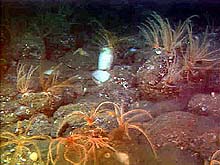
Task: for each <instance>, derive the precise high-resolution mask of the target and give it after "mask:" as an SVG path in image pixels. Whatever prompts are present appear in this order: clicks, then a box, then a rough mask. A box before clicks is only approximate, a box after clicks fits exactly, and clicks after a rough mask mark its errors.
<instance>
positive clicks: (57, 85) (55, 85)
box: [40, 63, 75, 94]
mask: <svg viewBox="0 0 220 165" xmlns="http://www.w3.org/2000/svg"><path fill="white" fill-rule="evenodd" d="M61 65H62V63H60V64H59V65H57V66H55V67H51V69H49V70H46V71H44V72H43V71H41V74H40V85H41V88H42V90H43V91H44V92H47V93H50V94H51V93H59V94H60V93H62V91H63V89H64V88H68V87H70V88H74V80H75V77H70V78H68V79H66V80H64V81H61V82H59V81H58V77H59V74H60V71H59V68H60V66H61ZM41 70H42V66H41Z"/></svg>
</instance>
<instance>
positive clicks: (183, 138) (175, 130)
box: [143, 111, 220, 159]
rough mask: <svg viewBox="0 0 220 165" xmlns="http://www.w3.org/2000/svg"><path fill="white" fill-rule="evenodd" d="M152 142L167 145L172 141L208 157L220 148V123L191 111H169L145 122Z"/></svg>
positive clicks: (180, 146) (178, 145)
mask: <svg viewBox="0 0 220 165" xmlns="http://www.w3.org/2000/svg"><path fill="white" fill-rule="evenodd" d="M143 127H144V128H145V130H146V132H147V133H148V135H149V137H150V139H151V141H152V143H153V144H154V145H155V146H156V147H157V148H161V147H165V146H166V145H168V144H170V143H172V144H174V145H175V146H176V147H177V148H179V149H181V150H190V151H192V155H194V154H195V155H199V156H200V157H201V158H203V159H205V158H206V159H207V158H208V157H209V156H210V155H212V153H214V152H215V151H216V150H217V149H218V148H219V141H220V139H219V133H220V130H219V128H220V124H219V123H217V122H215V121H213V120H212V119H210V118H207V117H204V116H197V115H194V114H192V113H189V112H181V111H175V112H169V113H166V114H162V115H160V116H158V117H156V118H154V119H152V120H151V121H149V122H148V123H146V124H144V125H143Z"/></svg>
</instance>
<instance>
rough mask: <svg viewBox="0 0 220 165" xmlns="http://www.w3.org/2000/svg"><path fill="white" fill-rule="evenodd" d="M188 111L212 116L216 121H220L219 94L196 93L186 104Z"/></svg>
mask: <svg viewBox="0 0 220 165" xmlns="http://www.w3.org/2000/svg"><path fill="white" fill-rule="evenodd" d="M188 111H189V112H191V113H193V114H197V115H204V116H209V117H212V118H213V119H214V120H215V121H216V122H220V94H218V93H215V92H211V94H197V95H195V96H193V97H192V98H191V100H190V101H189V104H188Z"/></svg>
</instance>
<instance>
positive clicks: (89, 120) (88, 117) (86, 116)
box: [56, 102, 109, 137]
mask: <svg viewBox="0 0 220 165" xmlns="http://www.w3.org/2000/svg"><path fill="white" fill-rule="evenodd" d="M107 103H109V102H102V103H100V104H99V105H98V106H97V107H96V108H95V109H91V110H90V111H89V112H88V113H86V112H83V111H73V112H72V113H70V114H68V115H67V116H66V117H64V119H63V121H62V123H61V124H60V125H59V128H58V130H57V133H56V135H57V137H58V136H59V135H60V132H61V130H62V128H63V126H64V125H65V124H66V123H68V122H69V121H71V120H72V119H73V117H74V116H78V117H79V118H81V119H83V120H85V121H86V125H88V126H90V127H91V126H93V125H94V123H95V120H96V117H97V115H98V113H101V112H103V111H105V109H103V110H101V109H100V107H101V106H102V105H104V104H107Z"/></svg>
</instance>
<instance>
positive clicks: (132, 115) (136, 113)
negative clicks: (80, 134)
mask: <svg viewBox="0 0 220 165" xmlns="http://www.w3.org/2000/svg"><path fill="white" fill-rule="evenodd" d="M105 104H113V106H114V112H115V116H116V119H117V123H118V125H119V126H118V128H116V129H115V130H114V131H113V132H112V135H113V138H114V136H118V132H121V133H124V134H125V135H126V136H127V137H129V138H130V135H129V129H135V130H137V131H139V132H140V133H142V134H143V135H144V137H145V138H146V140H147V141H148V143H149V144H150V147H151V149H152V151H153V154H154V156H155V157H156V158H157V153H156V149H155V147H154V145H153V144H152V142H151V140H150V138H149V135H148V134H147V133H146V131H144V130H143V129H142V128H141V123H140V122H139V121H138V120H139V119H141V118H143V117H147V118H149V119H152V116H151V114H150V113H149V112H148V111H146V110H143V109H133V110H130V111H128V112H124V110H123V108H120V107H119V106H118V105H117V104H116V103H113V102H105ZM120 136H121V135H120Z"/></svg>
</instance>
